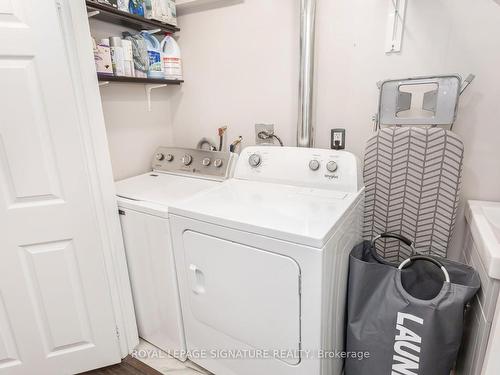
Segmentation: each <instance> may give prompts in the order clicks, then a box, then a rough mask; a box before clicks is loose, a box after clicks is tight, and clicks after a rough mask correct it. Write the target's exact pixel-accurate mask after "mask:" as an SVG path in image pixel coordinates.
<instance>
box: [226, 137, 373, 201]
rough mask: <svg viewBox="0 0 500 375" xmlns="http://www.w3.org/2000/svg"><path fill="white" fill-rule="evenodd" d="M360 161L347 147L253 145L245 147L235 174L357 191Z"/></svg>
mask: <svg viewBox="0 0 500 375" xmlns="http://www.w3.org/2000/svg"><path fill="white" fill-rule="evenodd" d="M361 175H362V174H361V163H360V162H359V160H358V158H357V157H356V156H355V155H354V154H352V153H350V152H347V151H340V150H327V149H317V148H297V147H269V146H261V147H259V146H256V147H247V148H245V149H244V150H243V151H242V152H241V155H240V157H239V160H238V162H237V165H236V171H235V174H234V177H235V178H239V179H243V180H253V181H264V182H274V183H281V184H288V185H294V186H305V187H311V188H320V189H325V188H326V189H332V190H338V191H344V192H352V193H354V192H357V191H359V190H360V189H361V188H362V187H363V181H362V177H361Z"/></svg>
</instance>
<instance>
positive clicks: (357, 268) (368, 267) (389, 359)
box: [345, 233, 480, 375]
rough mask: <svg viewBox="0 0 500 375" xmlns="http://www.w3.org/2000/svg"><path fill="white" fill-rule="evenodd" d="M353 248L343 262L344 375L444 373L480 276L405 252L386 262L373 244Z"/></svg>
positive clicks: (454, 352) (396, 236)
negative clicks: (345, 265) (346, 273)
mask: <svg viewBox="0 0 500 375" xmlns="http://www.w3.org/2000/svg"><path fill="white" fill-rule="evenodd" d="M387 238H392V239H396V240H399V241H401V242H402V243H404V244H406V245H408V246H409V247H410V248H411V250H413V251H412V252H411V253H412V254H414V253H415V248H414V247H413V242H412V241H411V240H409V239H407V238H405V237H403V236H401V235H399V234H394V233H384V234H381V235H379V236H377V237H376V238H375V239H374V240H373V241H371V242H370V241H364V242H363V243H361V244H359V245H358V246H356V247H355V248H354V249H353V250H352V252H351V255H350V260H349V289H348V302H347V306H348V307H347V320H348V321H347V330H346V333H347V336H346V352H347V353H348V354H349V353H365V354H364V356H363V357H362V358H361V359H360V358H359V356H357V357H352V356H350V355H348V356H347V359H346V366H345V375H387V374H418V375H450V371H451V370H452V369H453V366H454V364H455V361H456V359H457V354H458V350H459V348H460V344H461V342H462V336H463V325H464V313H465V308H466V304H467V303H468V301H470V300H471V299H472V297H474V295H475V294H476V292H477V291H478V289H479V286H480V279H479V275H478V273H477V272H476V271H475V270H474V269H473V268H472V267H469V266H467V265H464V264H461V263H457V262H452V261H450V260H447V259H444V258H439V257H434V256H432V257H431V256H427V255H411V256H410V257H409V258H407V259H406V260H405V261H403V262H402V263H401V264H399V265H398V264H394V263H390V262H388V261H386V260H384V259H383V258H382V257H381V256H380V255H379V254H378V253H377V250H376V246H375V242H376V241H377V240H378V239H383V240H384V239H387Z"/></svg>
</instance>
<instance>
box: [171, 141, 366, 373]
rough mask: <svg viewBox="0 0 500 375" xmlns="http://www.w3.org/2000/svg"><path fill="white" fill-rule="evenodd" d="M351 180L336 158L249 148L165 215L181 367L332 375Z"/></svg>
mask: <svg viewBox="0 0 500 375" xmlns="http://www.w3.org/2000/svg"><path fill="white" fill-rule="evenodd" d="M360 176H361V171H360V164H359V161H358V160H357V159H356V157H355V156H354V155H352V154H351V153H348V152H342V151H333V150H320V149H307V148H287V147H283V148H282V147H249V148H246V149H245V150H244V151H243V152H242V154H241V155H240V157H239V159H238V162H237V166H236V170H235V175H234V178H232V179H229V180H227V181H225V182H223V183H222V184H220V185H219V186H217V187H216V188H214V189H211V190H210V191H207V192H204V193H201V194H198V195H196V196H195V197H193V198H191V199H188V200H185V201H183V202H181V203H176V204H174V205H173V206H172V207H171V209H170V213H169V216H170V227H171V231H172V240H173V245H174V254H175V262H176V265H177V270H178V280H179V288H180V294H181V303H182V311H183V316H184V325H185V333H186V341H187V348H188V353H189V358H190V359H191V360H192V361H194V362H196V363H198V364H199V365H201V366H203V367H205V368H207V369H208V370H210V371H212V372H213V373H215V374H216V375H256V374H258V375H340V374H341V371H342V365H343V361H342V359H340V355H339V353H336V351H341V350H342V349H343V347H344V345H343V344H344V316H345V299H346V287H347V271H348V257H349V253H350V250H351V249H352V248H353V247H354V245H356V244H357V243H359V242H360V241H361V212H362V198H363V188H362V181H361V177H360ZM336 354H337V355H339V356H338V357H336V358H331V357H332V356H333V357H335V355H336Z"/></svg>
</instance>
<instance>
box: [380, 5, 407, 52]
mask: <svg viewBox="0 0 500 375" xmlns="http://www.w3.org/2000/svg"><path fill="white" fill-rule="evenodd" d="M407 3H408V0H389V17H388V19H387V30H386V42H385V52H386V53H388V54H390V53H397V52H401V46H402V44H403V35H404V29H405V20H406V5H407Z"/></svg>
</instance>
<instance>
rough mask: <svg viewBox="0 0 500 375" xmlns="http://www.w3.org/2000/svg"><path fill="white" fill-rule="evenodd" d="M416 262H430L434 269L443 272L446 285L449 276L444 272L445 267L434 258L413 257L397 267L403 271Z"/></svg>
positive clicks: (424, 256)
mask: <svg viewBox="0 0 500 375" xmlns="http://www.w3.org/2000/svg"><path fill="white" fill-rule="evenodd" d="M416 260H424V261H426V262H430V263H432V264H434V265H435V266H436V267H438V268H440V269H441V271H443V274H444V278H445V280H446V282H447V283H449V282H450V274H449V273H448V271H447V270H446V268H445V266H444V265H443V263H441V262H440V261H439V260H437V259H434V258H431V257H428V256H426V255H415V256H412V257H410V258H408V259H406V260H405V261H403V262H402V263H401V264H400V265H399V267H398V268H399V269H400V270H403V269H405V268H406V267H408V266H409V265H410V264H411V263H413V262H414V261H416Z"/></svg>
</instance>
